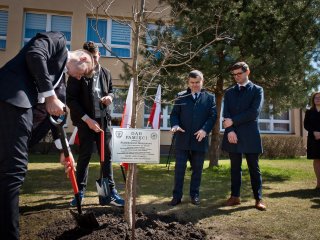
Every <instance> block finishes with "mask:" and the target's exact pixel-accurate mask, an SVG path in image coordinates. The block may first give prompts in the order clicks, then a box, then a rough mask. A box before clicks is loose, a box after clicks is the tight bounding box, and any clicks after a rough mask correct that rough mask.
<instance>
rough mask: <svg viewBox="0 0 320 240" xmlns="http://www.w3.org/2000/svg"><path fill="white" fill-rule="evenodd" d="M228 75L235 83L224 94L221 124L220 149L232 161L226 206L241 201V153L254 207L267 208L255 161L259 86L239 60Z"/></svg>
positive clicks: (258, 141)
mask: <svg viewBox="0 0 320 240" xmlns="http://www.w3.org/2000/svg"><path fill="white" fill-rule="evenodd" d="M230 70H231V75H232V76H233V77H234V79H235V81H236V82H237V84H236V85H235V86H233V87H231V88H229V89H228V90H227V91H226V93H225V96H224V107H223V118H224V120H223V127H224V128H225V132H224V136H223V142H222V149H223V150H225V151H226V152H228V153H229V157H230V160H231V196H230V198H229V199H228V200H227V202H226V205H227V206H234V205H238V204H240V187H241V175H242V169H241V164H242V155H243V154H244V155H245V157H246V160H247V164H248V168H249V172H250V178H251V186H252V190H253V195H254V198H255V200H256V202H255V207H256V208H257V209H259V210H266V206H265V205H264V203H263V202H262V178H261V173H260V168H259V164H258V160H259V154H260V153H262V144H261V138H260V133H259V126H258V117H259V113H260V111H261V108H262V104H263V89H262V87H260V86H258V85H255V84H253V83H252V82H251V81H250V80H249V74H250V69H249V66H248V64H246V63H245V62H238V63H236V64H234V65H233V66H232V67H231V68H230Z"/></svg>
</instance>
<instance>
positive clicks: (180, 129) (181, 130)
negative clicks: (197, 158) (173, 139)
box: [171, 126, 185, 133]
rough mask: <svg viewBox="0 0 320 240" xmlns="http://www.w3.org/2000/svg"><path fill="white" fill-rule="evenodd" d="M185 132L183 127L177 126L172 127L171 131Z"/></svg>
mask: <svg viewBox="0 0 320 240" xmlns="http://www.w3.org/2000/svg"><path fill="white" fill-rule="evenodd" d="M178 131H179V132H185V131H184V130H183V129H182V128H181V127H179V126H177V127H173V128H171V132H173V133H175V132H178Z"/></svg>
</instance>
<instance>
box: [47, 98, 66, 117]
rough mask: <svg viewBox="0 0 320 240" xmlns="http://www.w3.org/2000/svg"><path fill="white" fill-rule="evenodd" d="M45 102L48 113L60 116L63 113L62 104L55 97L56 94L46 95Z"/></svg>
mask: <svg viewBox="0 0 320 240" xmlns="http://www.w3.org/2000/svg"><path fill="white" fill-rule="evenodd" d="M45 104H46V110H47V112H48V113H49V114H50V115H53V116H60V115H64V114H65V112H64V111H63V108H64V104H63V103H62V102H61V101H60V100H59V99H58V98H57V96H56V95H53V96H50V97H46V100H45Z"/></svg>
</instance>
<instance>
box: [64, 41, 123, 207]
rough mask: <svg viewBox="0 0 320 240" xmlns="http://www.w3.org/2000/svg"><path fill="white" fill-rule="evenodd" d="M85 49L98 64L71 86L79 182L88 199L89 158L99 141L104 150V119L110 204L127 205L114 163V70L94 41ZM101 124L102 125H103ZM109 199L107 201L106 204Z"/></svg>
mask: <svg viewBox="0 0 320 240" xmlns="http://www.w3.org/2000/svg"><path fill="white" fill-rule="evenodd" d="M83 48H84V49H86V50H88V51H90V52H91V53H92V54H93V57H94V59H95V63H96V71H95V74H94V75H93V77H91V78H88V77H82V78H81V80H80V81H78V80H77V79H75V78H73V77H70V78H69V80H68V86H67V105H68V107H69V108H70V115H71V120H72V122H73V125H75V126H77V127H78V136H79V142H80V145H79V157H78V160H77V172H76V174H77V183H78V186H79V191H80V198H81V201H82V200H83V198H84V193H85V189H86V186H87V181H88V171H89V161H90V158H91V155H92V153H93V144H94V143H96V146H97V149H98V151H99V153H101V149H100V147H101V144H100V131H101V129H100V128H101V125H102V122H101V121H103V125H104V126H105V127H104V129H103V131H104V132H105V143H104V146H105V151H104V152H105V156H104V162H103V165H102V166H103V167H102V170H103V176H104V178H107V179H108V186H109V188H110V193H111V194H110V204H112V205H115V206H124V200H123V199H122V198H121V197H120V196H119V194H118V193H117V190H116V188H115V182H114V179H113V171H112V162H111V145H110V141H111V131H110V125H111V116H110V110H109V105H110V104H111V103H112V100H113V97H114V94H113V89H112V79H111V73H110V71H109V70H107V69H106V68H104V67H102V66H101V65H100V64H99V58H100V52H99V48H98V46H97V45H96V44H94V42H91V41H89V42H86V43H84V45H83ZM99 123H100V124H99ZM107 201H108V200H106V203H109V202H107ZM71 206H76V199H75V198H74V199H73V200H72V201H71Z"/></svg>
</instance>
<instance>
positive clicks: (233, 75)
mask: <svg viewBox="0 0 320 240" xmlns="http://www.w3.org/2000/svg"><path fill="white" fill-rule="evenodd" d="M242 73H245V72H239V73H231V76H232V77H235V76H237V77H239V76H241V74H242Z"/></svg>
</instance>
